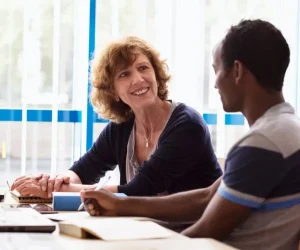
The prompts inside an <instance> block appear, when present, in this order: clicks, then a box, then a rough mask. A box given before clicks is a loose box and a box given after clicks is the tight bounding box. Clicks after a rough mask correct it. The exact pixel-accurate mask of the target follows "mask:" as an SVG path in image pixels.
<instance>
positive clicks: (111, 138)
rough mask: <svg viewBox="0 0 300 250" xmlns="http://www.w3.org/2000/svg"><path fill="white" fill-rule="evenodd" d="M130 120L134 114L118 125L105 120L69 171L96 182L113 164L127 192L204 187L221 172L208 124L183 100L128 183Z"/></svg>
mask: <svg viewBox="0 0 300 250" xmlns="http://www.w3.org/2000/svg"><path fill="white" fill-rule="evenodd" d="M133 124H134V119H133V118H132V119H130V120H129V121H126V122H123V123H120V124H116V123H112V122H110V123H108V125H107V126H106V127H105V128H104V129H103V131H102V132H101V134H100V135H99V137H98V139H97V140H96V141H95V143H94V144H93V146H92V148H91V149H90V150H89V151H88V152H86V153H85V154H84V155H83V156H82V157H81V158H80V159H79V160H78V161H77V162H75V163H74V165H73V166H72V167H71V168H70V170H72V171H74V172H75V173H76V174H77V175H78V176H79V178H80V180H81V182H82V183H83V184H93V183H95V182H98V181H99V179H100V178H101V177H102V176H104V175H105V172H106V171H108V170H113V169H114V168H115V167H116V166H117V165H119V169H120V186H118V192H120V193H125V194H127V195H131V196H153V195H156V194H158V193H161V192H164V191H167V192H168V193H170V194H172V193H177V192H181V191H186V190H192V189H197V188H204V187H207V186H209V185H211V184H212V183H213V182H214V181H215V180H216V179H217V178H219V177H220V176H221V175H222V171H221V169H220V166H219V164H218V162H217V159H216V156H215V154H214V151H213V148H212V144H211V139H210V134H209V130H208V128H207V125H206V124H205V122H204V120H203V119H202V117H201V116H200V115H199V113H198V112H197V111H195V110H194V109H192V108H191V107H188V106H186V105H185V104H182V103H181V104H179V105H178V106H177V107H176V108H175V110H174V111H173V113H172V115H171V117H170V119H169V121H168V123H167V125H166V127H165V128H164V130H163V131H162V133H161V135H160V137H159V139H158V147H157V149H156V150H155V152H154V154H153V155H152V156H151V157H150V159H149V160H147V161H145V162H143V164H142V165H141V166H140V167H139V169H138V171H137V174H136V175H135V177H134V178H133V179H132V180H131V181H130V182H129V183H127V181H126V153H127V143H128V140H129V136H130V133H131V131H132V128H133Z"/></svg>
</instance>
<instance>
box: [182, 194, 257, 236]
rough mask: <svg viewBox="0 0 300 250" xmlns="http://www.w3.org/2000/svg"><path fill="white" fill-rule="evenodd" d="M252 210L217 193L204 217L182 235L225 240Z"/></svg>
mask: <svg viewBox="0 0 300 250" xmlns="http://www.w3.org/2000/svg"><path fill="white" fill-rule="evenodd" d="M251 209H252V208H251V207H246V206H243V205H240V204H237V203H233V202H231V201H229V200H227V199H225V198H223V197H222V196H221V195H219V194H218V193H216V194H215V195H214V197H213V199H212V200H211V202H210V203H209V204H208V206H207V208H206V209H205V211H204V213H203V215H202V217H201V218H200V219H199V220H198V221H197V222H196V223H195V224H194V225H192V226H191V227H189V228H187V229H186V230H184V231H183V232H182V234H184V235H186V236H188V237H192V238H196V237H197V238H214V239H217V240H223V239H224V238H226V237H227V236H228V235H229V234H230V233H231V232H232V231H233V230H234V228H236V227H237V226H238V225H239V224H241V223H242V222H243V221H244V220H245V219H246V218H247V216H248V215H249V213H250V212H251Z"/></svg>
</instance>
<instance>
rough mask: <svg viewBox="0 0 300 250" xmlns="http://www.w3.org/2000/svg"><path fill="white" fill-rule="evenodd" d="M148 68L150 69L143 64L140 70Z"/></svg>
mask: <svg viewBox="0 0 300 250" xmlns="http://www.w3.org/2000/svg"><path fill="white" fill-rule="evenodd" d="M146 69H148V67H147V66H141V67H140V70H142V71H144V70H146Z"/></svg>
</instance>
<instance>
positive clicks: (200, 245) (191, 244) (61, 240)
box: [0, 193, 235, 250]
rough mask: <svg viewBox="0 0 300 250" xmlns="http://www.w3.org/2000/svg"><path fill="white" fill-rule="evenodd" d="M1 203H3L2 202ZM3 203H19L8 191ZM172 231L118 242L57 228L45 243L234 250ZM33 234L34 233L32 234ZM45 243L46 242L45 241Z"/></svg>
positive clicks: (132, 249)
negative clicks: (73, 234)
mask: <svg viewBox="0 0 300 250" xmlns="http://www.w3.org/2000/svg"><path fill="white" fill-rule="evenodd" d="M0 204H1V203H0ZM2 204H6V205H9V204H12V205H15V204H18V203H17V201H16V200H14V199H13V198H12V197H11V195H10V194H9V193H8V194H7V195H6V196H5V200H4V202H3V203H2ZM171 232H172V236H171V237H169V238H166V239H153V240H135V241H118V242H105V241H102V240H99V239H77V238H73V237H70V236H67V235H63V234H59V232H58V230H56V231H55V232H54V233H53V234H52V235H53V241H52V240H48V241H47V242H45V244H49V246H51V244H55V243H58V244H59V245H60V246H61V247H62V248H63V249H64V248H65V249H73V250H80V249H88V250H94V249H95V250H96V249H101V250H114V249H115V250H117V249H125V250H136V249H142V250H143V249H145V250H146V249H147V250H163V249H172V250H194V249H195V250H196V249H197V250H199V249H201V250H212V249H214V250H234V249H235V248H232V247H230V246H227V245H225V244H223V243H221V242H218V241H216V240H213V239H190V238H188V237H185V236H183V235H181V234H178V233H176V232H173V231H171ZM30 235H32V234H30ZM43 244H44V243H43ZM50 249H51V248H50Z"/></svg>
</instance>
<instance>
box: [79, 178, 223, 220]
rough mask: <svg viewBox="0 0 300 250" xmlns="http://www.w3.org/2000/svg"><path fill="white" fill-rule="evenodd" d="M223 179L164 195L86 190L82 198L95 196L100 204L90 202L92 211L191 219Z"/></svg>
mask: <svg viewBox="0 0 300 250" xmlns="http://www.w3.org/2000/svg"><path fill="white" fill-rule="evenodd" d="M220 182H221V178H219V179H218V180H217V181H216V182H215V183H214V184H213V185H211V186H210V187H208V188H204V189H199V190H193V191H188V192H182V193H178V194H174V195H169V196H164V197H126V198H117V197H115V196H114V195H112V194H111V193H109V192H107V191H84V192H82V193H81V197H82V200H85V199H88V198H94V199H96V201H97V203H98V204H97V205H99V206H100V208H101V209H100V210H97V206H94V205H93V204H88V205H87V206H86V209H87V211H88V212H89V213H90V214H91V215H107V216H109V215H123V216H124V215H126V216H142V217H151V218H155V219H160V220H165V221H178V222H192V221H196V220H197V219H199V217H200V216H201V214H202V213H203V211H204V210H205V208H206V206H207V204H208V203H209V201H210V200H211V198H212V197H213V195H214V194H215V193H216V191H217V189H218V187H219V185H220Z"/></svg>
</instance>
